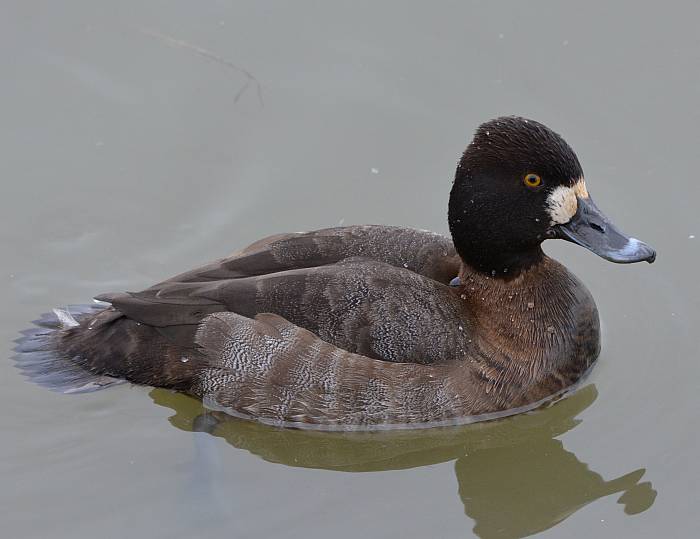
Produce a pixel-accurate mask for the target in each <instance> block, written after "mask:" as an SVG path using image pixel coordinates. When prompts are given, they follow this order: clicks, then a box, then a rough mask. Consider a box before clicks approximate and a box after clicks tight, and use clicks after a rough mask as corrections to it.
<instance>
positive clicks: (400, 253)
mask: <svg viewBox="0 0 700 539" xmlns="http://www.w3.org/2000/svg"><path fill="white" fill-rule="evenodd" d="M500 121H501V122H506V124H507V125H510V123H508V122H516V123H514V124H513V125H511V127H512V128H517V129H524V130H525V131H527V129H531V128H532V126H533V125H534V126H535V127H536V129H537V130H538V131H537V133H536V134H537V137H539V138H537V137H534V138H533V140H536V141H537V144H539V145H541V144H543V142H542V137H545V139H546V136H549V137H555V139H554V140H556V141H557V144H558V145H559V146H561V144H565V143H564V142H563V140H561V139H560V138H556V137H558V135H556V134H554V133H552V132H551V131H548V130H547V131H542V129H544V130H546V128H544V126H540V124H535V123H532V124H528V122H527V121H524V124H523V121H522V120H520V119H515V120H513V119H505V120H504V119H502V120H500ZM499 125H500V124H499ZM481 129H482V130H483V129H484V127H483V126H482V128H481ZM492 129H494V127H492ZM543 133H544V135H543ZM517 134H518V136H519V137H522V136H523V134H522V133H520V132H518V133H517ZM506 135H507V132H506ZM494 139H495V140H496V137H494ZM504 140H505V142H504V141H503V140H501V141H500V142H498V140H496V142H497V143H498V147H499V148H500V147H501V146H506V147H507V140H508V137H507V136H506V138H505V139H504ZM545 142H546V140H545ZM473 146H474V143H473V144H472V145H471V146H470V147H469V148H468V149H467V152H465V156H464V157H463V160H462V163H461V164H460V168H459V169H458V175H457V179H456V180H455V187H454V188H453V191H452V195H451V199H450V226H451V229H452V232H453V237H455V238H465V237H469V238H470V239H469V241H468V242H467V241H466V240H464V241H462V243H461V244H460V245H457V246H455V245H454V244H453V242H452V241H451V240H450V239H449V238H446V237H444V236H440V235H437V234H433V233H430V232H426V231H419V230H413V229H407V228H398V227H386V226H355V227H344V228H332V229H326V230H320V231H316V232H310V233H297V234H286V235H278V236H274V237H271V238H268V239H266V240H261V241H259V242H256V243H255V244H253V245H251V246H250V247H248V248H246V249H244V250H243V251H240V252H238V253H236V254H234V255H232V256H231V257H228V258H224V259H222V260H219V261H217V262H214V263H212V264H209V265H206V266H203V267H201V268H198V269H195V270H192V271H190V272H187V273H183V274H181V275H178V276H176V277H173V278H172V279H169V280H167V281H164V282H162V283H160V284H158V285H155V286H153V287H151V288H149V289H147V290H144V291H142V292H139V293H126V294H122V293H120V294H105V295H102V296H98V299H100V300H103V301H106V302H108V303H109V304H111V305H109V306H106V307H93V308H91V309H87V310H81V311H79V312H77V313H75V314H76V318H77V322H78V325H75V324H73V323H72V322H71V321H70V320H69V321H68V322H69V323H68V325H69V326H73V327H65V320H63V322H64V324H63V326H60V325H59V324H57V323H55V321H50V320H48V321H47V320H44V322H43V325H44V326H47V327H48V328H49V330H48V331H39V332H37V331H34V332H30V333H29V334H28V335H27V336H26V337H25V338H24V339H23V340H22V341H21V342H20V347H19V349H20V351H21V352H24V353H25V355H24V356H22V354H20V359H19V361H18V362H19V363H20V366H22V367H23V368H24V369H25V371H27V372H28V373H29V374H30V375H32V376H34V377H35V378H37V379H38V380H39V381H42V380H43V381H44V382H45V383H46V384H47V385H52V384H53V382H54V378H55V376H54V377H53V378H52V372H53V374H55V371H56V370H57V369H59V365H61V364H62V365H64V366H66V368H65V372H68V371H70V376H71V377H72V378H71V384H68V385H66V384H65V383H64V384H54V385H55V386H56V387H58V388H61V389H65V388H66V387H68V388H69V389H75V388H79V387H85V386H84V384H86V383H88V384H89V383H93V384H98V385H100V384H109V383H111V382H112V381H113V379H126V380H130V381H132V382H135V383H139V384H147V385H154V386H160V387H168V388H173V389H176V390H179V391H183V392H186V393H189V394H191V395H194V396H197V397H199V398H201V399H202V400H203V401H204V402H205V403H206V404H208V405H209V406H211V407H213V408H220V409H224V410H226V411H228V412H230V413H233V414H235V415H240V416H244V417H248V418H253V419H257V420H260V421H263V422H268V423H275V424H285V425H298V426H303V425H306V426H313V427H315V428H325V429H333V428H342V429H347V428H389V427H396V426H424V425H435V424H449V423H455V422H463V421H470V420H473V419H474V417H477V418H484V417H492V416H493V415H494V414H503V413H509V411H518V410H520V409H523V408H527V407H528V406H533V405H536V404H537V403H538V402H540V401H542V400H543V399H546V398H547V397H550V396H552V395H555V394H557V393H558V392H560V391H562V390H564V389H566V388H567V387H570V386H571V385H572V384H573V383H575V382H576V381H577V380H578V379H579V378H580V377H581V376H582V375H583V373H584V372H585V371H586V370H587V369H588V368H589V367H590V365H591V364H592V363H593V361H594V360H595V358H596V357H597V355H598V352H599V348H600V336H599V323H598V313H597V310H596V307H595V303H594V301H593V299H592V297H591V296H590V294H589V293H588V291H587V290H586V288H585V286H584V285H583V284H582V283H581V282H580V281H579V280H578V279H577V278H576V277H575V276H573V275H572V274H571V273H570V272H569V271H567V269H566V268H564V267H563V266H562V265H560V264H559V263H557V262H555V261H554V260H552V259H550V258H548V257H546V256H545V255H544V254H543V253H542V251H541V249H540V247H539V245H540V243H541V241H542V240H543V239H544V237H546V236H547V235H548V234H549V233H550V231H551V230H554V229H555V228H556V227H555V226H554V224H551V225H550V224H547V226H546V227H543V226H541V225H540V221H541V220H547V218H548V217H547V213H546V211H547V207H548V206H547V204H546V203H540V199H541V198H542V197H544V196H546V195H548V194H549V193H550V191H551V192H554V189H555V188H558V189H559V191H557V193H556V196H565V195H566V193H565V192H564V193H563V194H562V191H561V190H562V189H569V188H570V187H569V186H570V185H574V184H575V182H576V181H579V180H580V177H581V174H582V173H581V172H580V165H578V161H575V162H571V158H570V155H573V152H572V151H570V152H563V156H561V157H560V159H559V160H558V161H557V168H556V171H557V172H556V173H557V174H559V175H562V174H565V176H564V177H561V178H560V177H555V176H554V175H553V176H552V177H551V178H549V181H550V182H551V189H550V190H548V191H542V192H541V193H540V194H538V193H537V192H532V193H530V192H528V191H523V192H522V193H520V191H517V192H516V194H513V193H510V192H509V191H508V190H509V189H521V188H522V185H521V183H520V180H519V175H521V174H522V170H526V171H527V170H529V169H530V168H531V167H533V166H535V167H536V166H537V163H535V164H534V165H533V164H532V163H530V162H528V163H526V164H524V165H523V167H521V168H522V170H521V169H520V168H518V166H519V165H518V163H512V162H509V163H508V167H506V168H505V169H504V170H505V171H506V172H503V171H499V170H496V171H493V174H491V175H492V176H494V177H496V179H495V180H493V184H494V185H497V186H498V187H495V188H493V189H492V190H493V191H494V194H493V196H491V198H489V196H488V195H486V196H485V193H484V192H483V191H484V189H485V188H484V187H483V186H481V185H480V181H482V180H483V178H481V175H482V174H483V173H482V171H481V170H480V168H479V167H480V166H482V165H480V161H479V159H475V158H473V157H472V156H471V154H470V151H471V152H472V153H473V152H477V154H476V156H477V157H479V154H478V152H479V148H478V147H477V148H474V147H473ZM554 146H555V147H556V146H557V145H556V144H555V145H554ZM538 147H539V146H538ZM566 148H568V146H566ZM521 151H522V148H521ZM569 154H570V155H569ZM545 158H546V156H545ZM574 159H575V156H574ZM492 161H493V160H492V159H491V160H486V162H487V163H488V166H489V167H493V166H494V164H493V162H492ZM569 165H570V169H567V166H569ZM540 168H541V169H544V170H546V166H544V165H542V166H541V167H540ZM511 169H513V170H516V172H514V173H512V172H511ZM562 171H564V172H562ZM487 172H488V171H487ZM497 173H499V174H500V173H502V175H504V177H505V179H499V178H498V176H499V174H497ZM511 174H515V176H516V181H515V182H513V185H512V186H511V184H510V183H507V182H508V181H510V180H509V177H510V175H511ZM504 193H506V194H507V195H508V196H505V195H504ZM517 193H520V195H517ZM472 196H473V197H474V198H470V197H472ZM517 196H520V197H521V200H522V207H512V204H513V202H512V200H516V199H517ZM465 197H466V198H465ZM508 197H510V199H509V198H508ZM503 198H505V199H506V200H507V204H508V205H509V210H510V212H511V214H510V215H508V216H507V219H508V223H509V224H508V227H511V228H512V227H515V226H518V225H517V223H516V224H514V223H513V222H512V221H513V215H516V216H517V215H518V213H519V212H520V213H522V218H521V220H522V221H523V223H524V225H521V226H525V227H531V228H532V230H530V231H529V232H528V231H527V230H525V231H522V232H518V233H517V241H515V240H514V241H513V242H512V243H511V244H508V242H507V239H508V238H507V237H505V238H503V237H500V236H499V219H502V217H501V216H500V215H495V214H493V211H492V210H493V208H494V207H497V205H498V200H501V199H503ZM474 199H476V200H477V203H476V204H474ZM574 201H575V199H574ZM580 204H583V202H580ZM540 206H542V207H540ZM560 211H561V210H560ZM557 215H559V214H557ZM533 216H534V217H533ZM539 216H541V218H540V217H539ZM489 218H494V222H491V223H489V222H485V221H484V220H487V219H489ZM575 219H578V217H574V216H571V220H572V222H573V221H574V220H575ZM470 229H473V230H474V231H475V232H474V234H476V236H473V237H472V236H469V230H470ZM513 230H515V228H513ZM541 230H542V231H543V232H541ZM512 235H516V233H515V232H513V233H512ZM550 237H551V236H550ZM587 241H589V240H588V239H587ZM635 241H637V240H635ZM637 243H638V244H639V245H644V244H642V243H641V242H637ZM493 245H497V246H498V249H495V250H494V249H493V248H491V247H490V246H493ZM503 245H506V246H508V248H507V249H506V248H501V246H503ZM635 245H637V244H635ZM586 246H587V247H589V248H591V249H592V250H594V248H592V247H590V246H589V245H586ZM644 247H646V246H644ZM458 252H459V254H457V253H458ZM606 253H608V251H606ZM610 256H617V255H615V253H613V255H610ZM624 256H626V257H628V258H629V256H630V252H629V248H627V251H625V253H624ZM639 256H641V255H639ZM645 256H647V258H650V256H649V255H648V254H647V255H645ZM640 259H641V258H640ZM624 261H630V260H627V259H625V260H624ZM457 275H459V278H458V279H456V280H455V279H454V278H455V276H457ZM453 280H454V282H452V286H451V285H450V283H451V281H453ZM63 318H65V316H63ZM55 329H58V330H59V331H54V330H55ZM36 354H40V357H38V356H37V355H36ZM41 354H43V355H41ZM32 358H33V359H32ZM80 373H83V374H84V376H81V374H80ZM42 376H43V378H42ZM94 376H99V377H101V378H92V377H94ZM105 376H108V377H111V378H104V377H105ZM63 378H64V379H65V378H66V376H63ZM81 384H83V385H82V386H81Z"/></svg>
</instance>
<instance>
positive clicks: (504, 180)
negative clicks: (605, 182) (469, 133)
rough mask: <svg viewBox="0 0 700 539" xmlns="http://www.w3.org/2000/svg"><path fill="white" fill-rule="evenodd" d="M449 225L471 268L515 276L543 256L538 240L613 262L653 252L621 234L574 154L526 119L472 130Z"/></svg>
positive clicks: (555, 136) (453, 195) (649, 255)
mask: <svg viewBox="0 0 700 539" xmlns="http://www.w3.org/2000/svg"><path fill="white" fill-rule="evenodd" d="M449 225H450V232H451V233H452V237H453V239H454V243H455V247H456V249H457V252H458V253H459V255H460V256H461V257H462V260H464V262H465V263H467V264H469V265H470V266H472V267H473V268H475V269H477V270H480V271H484V272H490V273H497V274H510V275H513V274H516V273H518V272H519V271H521V270H523V269H526V268H528V267H530V266H531V265H533V264H535V263H537V262H538V261H539V260H541V258H542V257H543V256H544V254H543V252H542V249H541V247H540V245H541V243H542V242H543V241H544V240H545V239H553V238H560V239H565V240H568V241H571V242H573V243H576V244H578V245H581V246H583V247H585V248H586V249H588V250H590V251H592V252H594V253H595V254H597V255H598V256H601V257H603V258H605V259H606V260H610V261H611V262H617V263H631V262H641V261H647V262H653V261H654V259H655V257H656V252H655V251H654V249H652V248H651V247H650V246H649V245H647V244H646V243H644V242H642V241H639V240H638V239H636V238H632V237H629V236H627V235H625V234H624V233H622V232H621V231H620V230H619V229H618V228H617V227H616V226H615V225H614V224H613V223H612V222H611V221H610V219H608V218H607V217H606V216H605V215H604V214H603V212H602V211H601V210H600V209H599V208H598V207H597V206H596V205H595V203H594V202H593V200H592V199H591V196H590V194H589V193H588V189H587V187H586V182H585V180H584V176H583V169H582V168H581V164H580V163H579V161H578V158H577V157H576V154H575V153H574V151H573V150H572V149H571V147H570V146H569V145H568V144H567V143H566V141H564V139H563V138H562V137H561V136H559V135H558V134H557V133H555V132H554V131H552V130H551V129H549V128H548V127H546V126H544V125H542V124H541V123H539V122H535V121H533V120H527V119H525V118H519V117H504V118H497V119H495V120H491V121H489V122H486V123H484V124H482V125H481V126H480V127H479V128H478V129H477V131H476V134H475V135H474V139H473V140H472V142H471V143H470V144H469V146H468V147H467V149H466V150H465V152H464V155H463V156H462V159H461V160H460V162H459V165H458V166H457V173H456V175H455V181H454V184H453V186H452V191H451V193H450V203H449Z"/></svg>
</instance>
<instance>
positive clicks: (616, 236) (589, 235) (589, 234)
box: [554, 197, 656, 264]
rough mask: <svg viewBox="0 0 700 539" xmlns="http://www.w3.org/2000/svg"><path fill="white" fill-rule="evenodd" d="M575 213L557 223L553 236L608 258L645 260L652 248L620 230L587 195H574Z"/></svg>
mask: <svg viewBox="0 0 700 539" xmlns="http://www.w3.org/2000/svg"><path fill="white" fill-rule="evenodd" d="M577 202H578V207H577V209H576V214H575V215H574V216H573V217H572V218H571V220H570V221H569V222H568V223H564V224H562V225H557V226H556V227H555V228H554V230H555V233H556V235H557V237H559V238H561V239H565V240H568V241H571V242H573V243H575V244H577V245H580V246H581V247H585V248H586V249H588V250H589V251H592V252H594V253H595V254H597V255H598V256H600V257H602V258H604V259H605V260H610V262H616V263H618V264H631V263H633V262H643V261H646V262H649V263H650V264H651V263H652V262H653V261H654V259H655V258H656V251H655V250H654V249H653V248H652V247H651V246H649V245H647V244H646V243H644V242H642V241H639V240H638V239H636V238H631V237H629V236H627V235H625V234H623V233H622V231H620V230H619V229H618V228H617V227H616V226H615V225H614V224H613V223H612V222H610V220H609V219H608V218H607V217H606V216H605V214H604V213H603V212H602V211H600V209H598V206H596V205H595V203H594V202H593V200H591V199H590V198H582V197H577Z"/></svg>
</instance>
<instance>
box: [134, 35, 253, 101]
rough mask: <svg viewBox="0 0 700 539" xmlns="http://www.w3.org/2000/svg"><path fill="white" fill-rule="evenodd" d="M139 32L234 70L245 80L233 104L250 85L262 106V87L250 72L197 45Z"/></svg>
mask: <svg viewBox="0 0 700 539" xmlns="http://www.w3.org/2000/svg"><path fill="white" fill-rule="evenodd" d="M139 32H141V33H142V34H144V35H146V36H149V37H152V38H155V39H157V40H159V41H162V42H163V43H165V44H166V45H169V46H171V47H178V48H181V49H188V50H191V51H192V52H195V53H197V54H199V55H200V56H204V57H205V58H208V59H209V60H213V61H214V62H217V63H219V64H223V65H225V66H227V67H230V68H231V69H235V70H236V71H238V72H239V73H242V74H243V75H244V76H245V77H246V79H248V80H246V82H245V84H244V85H243V86H241V88H240V90H238V92H236V95H235V97H234V98H233V102H234V103H238V100H239V99H240V98H241V97H242V96H243V94H244V93H245V91H246V90H247V89H248V88H250V85H251V84H255V89H256V92H257V94H258V101H260V106H261V107H262V106H264V105H265V103H264V102H263V96H262V86H261V84H260V81H258V79H257V78H255V75H253V74H252V73H251V72H250V71H248V70H247V69H244V68H242V67H240V66H237V65H236V64H234V63H233V62H230V61H229V60H227V59H226V58H222V57H221V56H219V55H218V54H214V53H213V52H211V51H208V50H207V49H204V48H202V47H200V46H198V45H194V44H192V43H189V42H188V41H184V40H182V39H176V38H174V37H171V36H167V35H165V34H161V33H160V32H156V31H155V30H151V29H149V28H139Z"/></svg>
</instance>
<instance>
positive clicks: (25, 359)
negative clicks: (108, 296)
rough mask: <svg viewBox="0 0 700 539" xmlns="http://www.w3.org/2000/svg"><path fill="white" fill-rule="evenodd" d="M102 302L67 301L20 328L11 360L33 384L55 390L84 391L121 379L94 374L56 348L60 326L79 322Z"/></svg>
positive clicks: (97, 308) (112, 383) (93, 389)
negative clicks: (28, 325)
mask: <svg viewBox="0 0 700 539" xmlns="http://www.w3.org/2000/svg"><path fill="white" fill-rule="evenodd" d="M102 309H104V303H100V304H95V305H71V306H69V307H68V308H67V309H54V311H53V312H51V313H44V314H42V315H41V316H40V318H39V319H38V320H35V321H34V322H33V324H34V326H35V327H32V328H29V329H25V330H24V331H22V332H21V333H22V337H20V338H19V339H17V340H16V341H15V342H16V343H17V345H16V346H15V349H14V350H15V352H16V355H15V356H14V358H13V359H14V361H15V364H16V366H17V368H18V369H19V370H20V371H21V372H22V374H24V375H25V376H26V377H27V378H29V379H30V380H32V381H33V382H35V383H36V384H38V385H40V386H42V387H46V388H48V389H51V390H52V391H56V392H59V393H86V392H90V391H96V390H98V389H103V388H105V387H109V386H113V385H116V384H121V383H124V380H120V379H117V378H112V377H111V376H106V375H100V374H94V373H92V372H90V371H89V370H87V369H85V368H84V367H82V366H81V365H80V364H81V363H84V362H80V361H78V359H79V358H77V357H68V356H67V355H66V354H64V353H63V352H62V351H61V350H60V348H59V344H60V338H59V337H60V332H61V330H64V329H68V328H71V327H75V326H76V324H77V325H79V324H80V321H81V320H84V319H86V318H88V317H89V316H90V315H93V314H95V313H96V312H97V311H100V310H102Z"/></svg>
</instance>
